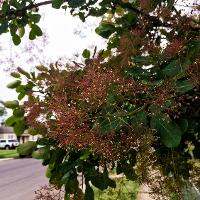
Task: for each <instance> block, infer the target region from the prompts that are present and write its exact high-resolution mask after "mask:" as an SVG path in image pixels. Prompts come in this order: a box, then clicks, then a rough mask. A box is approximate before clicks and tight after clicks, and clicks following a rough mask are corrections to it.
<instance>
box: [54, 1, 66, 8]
mask: <svg viewBox="0 0 200 200" xmlns="http://www.w3.org/2000/svg"><path fill="white" fill-rule="evenodd" d="M63 2H64V0H53V1H52V7H53V8H56V9H59V8H60V7H61V5H62V4H63Z"/></svg>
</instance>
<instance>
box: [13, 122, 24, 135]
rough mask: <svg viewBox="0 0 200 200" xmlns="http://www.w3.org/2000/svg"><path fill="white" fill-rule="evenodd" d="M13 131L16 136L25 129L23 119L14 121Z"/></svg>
mask: <svg viewBox="0 0 200 200" xmlns="http://www.w3.org/2000/svg"><path fill="white" fill-rule="evenodd" d="M13 130H14V132H15V134H16V135H17V136H20V135H22V134H23V133H24V131H25V122H24V120H19V121H16V124H15V125H14V129H13Z"/></svg>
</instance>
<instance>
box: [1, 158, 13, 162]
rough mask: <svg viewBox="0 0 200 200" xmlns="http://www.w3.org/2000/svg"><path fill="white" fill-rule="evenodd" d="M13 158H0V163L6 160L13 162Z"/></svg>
mask: <svg viewBox="0 0 200 200" xmlns="http://www.w3.org/2000/svg"><path fill="white" fill-rule="evenodd" d="M13 159H14V158H0V162H1V161H6V160H13Z"/></svg>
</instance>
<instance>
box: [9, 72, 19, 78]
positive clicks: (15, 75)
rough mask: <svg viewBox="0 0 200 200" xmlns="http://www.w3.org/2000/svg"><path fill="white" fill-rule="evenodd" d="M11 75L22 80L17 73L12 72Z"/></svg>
mask: <svg viewBox="0 0 200 200" xmlns="http://www.w3.org/2000/svg"><path fill="white" fill-rule="evenodd" d="M10 75H11V76H12V77H14V78H20V74H19V73H17V72H11V73H10Z"/></svg>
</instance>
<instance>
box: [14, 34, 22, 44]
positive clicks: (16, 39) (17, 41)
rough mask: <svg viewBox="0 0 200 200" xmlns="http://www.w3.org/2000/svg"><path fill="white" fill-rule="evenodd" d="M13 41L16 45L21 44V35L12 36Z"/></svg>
mask: <svg viewBox="0 0 200 200" xmlns="http://www.w3.org/2000/svg"><path fill="white" fill-rule="evenodd" d="M12 41H13V43H14V44H15V45H19V44H20V43H21V39H20V37H19V35H17V34H15V35H13V36H12Z"/></svg>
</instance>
